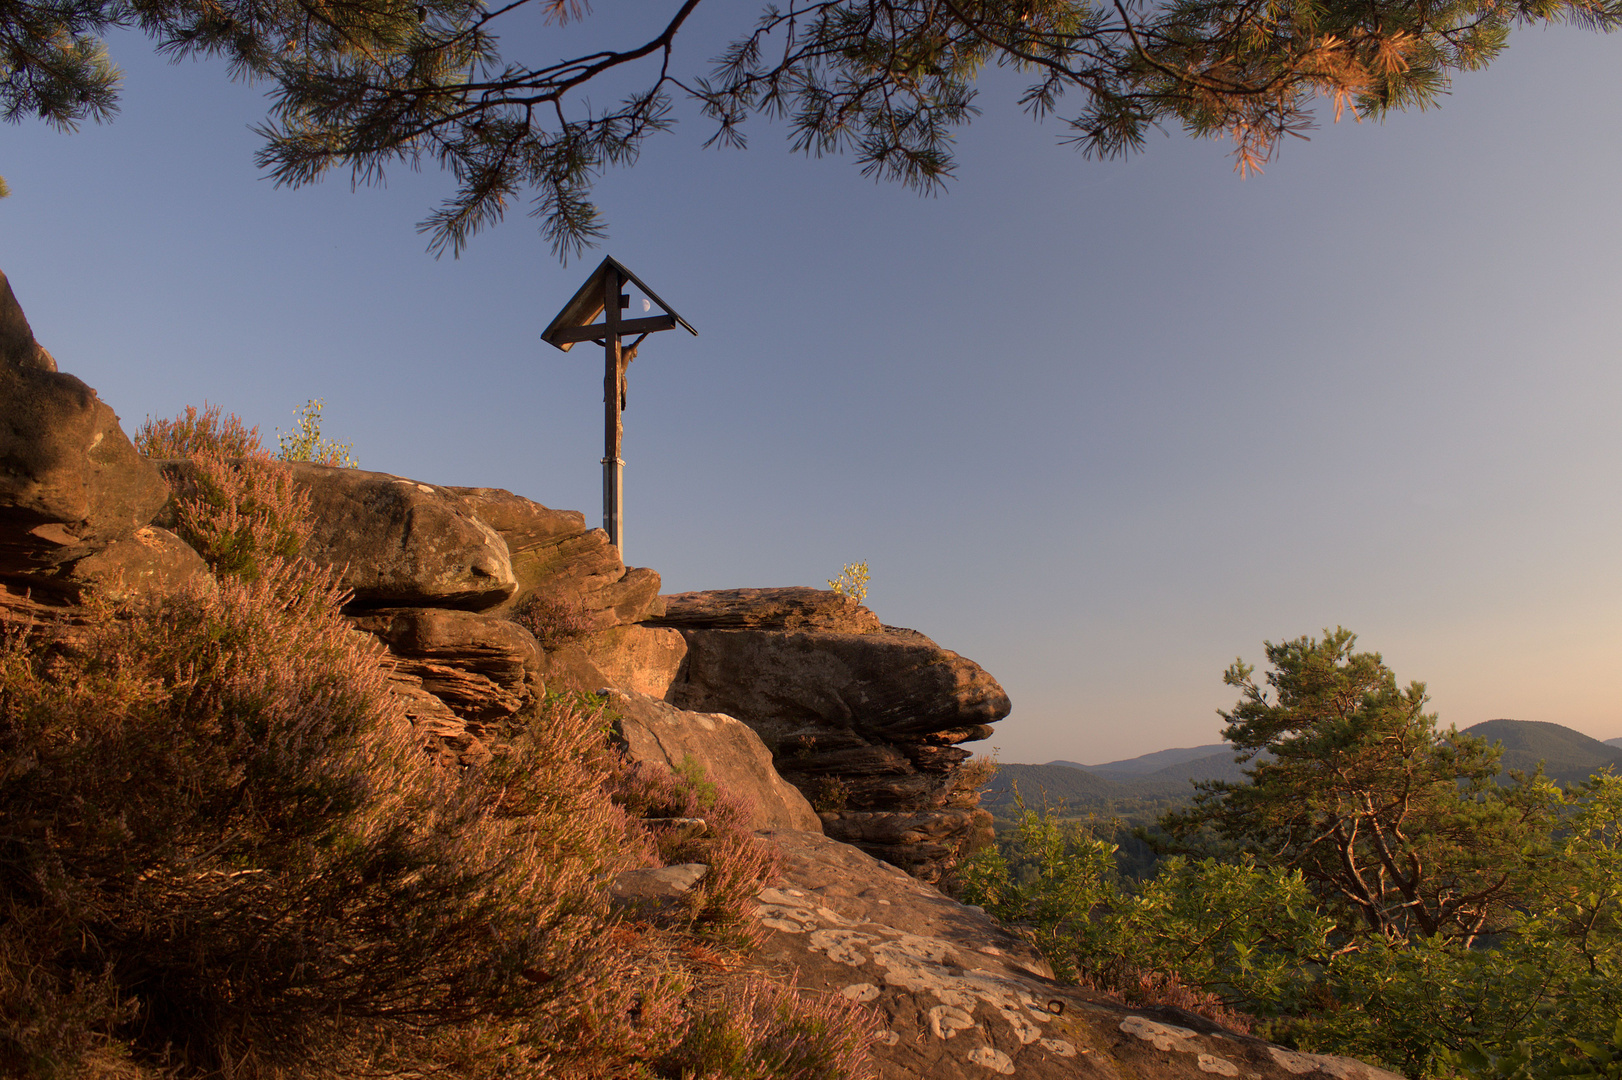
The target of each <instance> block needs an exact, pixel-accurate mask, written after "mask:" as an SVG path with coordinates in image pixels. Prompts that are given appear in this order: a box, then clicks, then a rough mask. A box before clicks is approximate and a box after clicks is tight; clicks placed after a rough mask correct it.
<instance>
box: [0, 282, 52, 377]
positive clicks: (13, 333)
mask: <svg viewBox="0 0 1622 1080" xmlns="http://www.w3.org/2000/svg"><path fill="white" fill-rule="evenodd" d="M0 365H8V366H10V367H16V368H24V369H27V370H30V371H55V370H56V360H55V359H53V358H52V356H51V354H50V353H48V352H46V351H45V348H44V346H42V345H40V343H39V342H37V341H35V340H34V330H33V328H32V327H31V326H29V325H28V317H27V316H26V315H24V314H23V309H22V305H21V304H19V303H17V296H16V294H15V293H13V292H12V291H11V282H10V281H8V280H7V279H6V275H5V273H4V272H3V271H0Z"/></svg>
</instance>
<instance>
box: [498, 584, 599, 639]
mask: <svg viewBox="0 0 1622 1080" xmlns="http://www.w3.org/2000/svg"><path fill="white" fill-rule="evenodd" d="M512 621H513V622H515V623H517V624H518V625H519V626H522V627H523V628H524V629H525V630H528V631H529V632H530V633H531V634H534V635H535V640H536V641H538V642H540V643H541V647H542V648H543V649H557V648H561V647H562V646H564V645H569V644H572V643H574V642H576V641H580V640H581V639H583V638H587V637H590V636H591V633H592V631H593V630H595V629H596V624H595V621H594V620H593V619H592V614H591V611H590V610H588V609H587V607H586V605H585V602H584V601H583V600H581V599H580V598H579V597H573V596H542V595H540V594H539V593H535V594H532V595H530V597H529V598H528V599H526V600H524V602H523V603H521V604H519V605H518V607H517V609H516V610H514V612H513V616H512Z"/></svg>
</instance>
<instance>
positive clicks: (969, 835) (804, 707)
mask: <svg viewBox="0 0 1622 1080" xmlns="http://www.w3.org/2000/svg"><path fill="white" fill-rule="evenodd" d="M871 618H872V616H871V613H870V612H868V611H867V609H865V608H861V607H859V606H856V605H855V604H854V602H852V601H850V598H848V597H843V596H840V595H838V594H836V593H832V592H823V591H821V590H816V589H736V590H728V591H725V592H719V593H687V594H681V595H679V596H677V597H666V612H665V615H664V616H663V617H661V618H660V619H658V620H657V621H658V622H659V623H668V624H672V625H675V626H682V627H684V628H683V629H682V636H683V637H684V638H685V639H686V642H687V655H686V657H685V660H684V662H683V664H682V667H681V668H680V670H679V672H678V675H677V678H676V680H675V681H674V682H673V683H672V685H671V687H670V689H669V692H668V693H667V695H666V696H667V697H668V699H669V700H670V701H671V702H673V703H674V704H676V705H678V706H680V707H681V708H684V709H691V710H694V711H700V712H721V713H726V714H728V715H730V716H736V717H737V718H738V719H740V720H742V721H744V722H745V723H747V724H749V726H751V727H753V728H754V729H755V730H756V731H757V732H759V733H760V735H761V737H762V739H763V740H764V741H765V742H766V745H767V746H769V747H771V749H772V753H773V759H774V762H775V764H776V767H777V770H778V772H779V773H781V774H782V775H783V777H784V778H785V779H787V780H789V781H790V782H791V783H793V784H795V785H796V786H797V787H798V788H799V789H800V790H801V791H802V792H804V793H805V795H806V796H807V797H808V798H809V799H810V800H811V802H812V804H813V805H814V806H816V807H817V809H818V810H819V811H823V815H822V823H823V827H824V829H825V830H826V831H827V833H828V834H829V835H830V836H835V837H838V838H839V839H843V840H848V841H849V842H851V843H854V844H857V845H859V846H861V847H862V848H863V849H864V850H866V851H868V852H869V853H870V854H873V855H875V856H878V857H879V858H882V859H885V860H887V861H889V862H891V863H895V864H897V865H900V866H904V867H905V868H906V869H907V870H908V871H910V872H912V873H914V874H916V875H918V876H919V877H920V878H922V879H924V880H927V881H935V880H939V878H940V877H941V876H942V875H943V874H944V873H946V872H947V871H948V870H949V869H950V867H951V865H952V863H953V862H954V861H955V860H956V858H957V857H958V856H959V855H960V854H961V853H962V852H963V851H964V850H967V849H968V848H969V847H971V846H973V845H974V844H976V843H979V842H983V840H984V839H985V837H986V835H987V822H986V820H985V816H984V815H983V814H981V815H977V814H976V813H975V812H974V808H975V806H976V805H977V800H976V799H975V797H974V795H973V793H972V792H971V791H968V790H965V789H964V788H963V787H962V786H960V783H959V780H960V775H959V771H958V767H959V765H960V764H961V763H962V762H963V761H964V760H965V759H967V758H968V757H969V753H968V751H965V750H962V749H960V748H959V747H958V746H957V744H958V743H962V742H969V741H973V740H976V739H983V738H986V737H987V736H989V735H990V734H991V727H990V725H991V724H992V723H995V722H996V721H998V720H1000V719H1002V718H1003V717H1004V716H1006V715H1007V714H1008V711H1009V701H1008V696H1007V695H1006V694H1005V693H1003V690H1002V687H1001V686H999V685H998V684H997V681H996V680H995V679H993V678H992V677H991V676H990V675H989V674H988V673H987V672H986V671H985V670H984V669H982V668H981V667H980V666H979V665H978V664H976V663H974V662H973V661H971V660H968V659H966V658H964V657H962V656H959V655H958V654H956V653H954V652H950V651H949V650H946V649H942V648H941V647H940V646H938V645H936V644H935V643H934V642H933V641H931V640H930V639H929V638H927V637H925V636H924V635H922V634H919V633H917V632H915V631H912V630H903V629H899V628H895V627H884V626H878V627H877V629H876V630H871V631H869V632H863V633H852V632H842V631H834V630H824V629H805V627H807V626H815V625H816V623H817V620H823V621H824V622H826V623H832V624H836V625H867V620H868V619H871ZM872 622H873V624H875V625H876V624H877V620H876V619H873V620H872ZM712 625H743V626H749V627H751V628H749V629H716V628H709V627H710V626H712ZM901 821H905V822H906V825H905V827H902V826H901V825H899V824H897V822H901Z"/></svg>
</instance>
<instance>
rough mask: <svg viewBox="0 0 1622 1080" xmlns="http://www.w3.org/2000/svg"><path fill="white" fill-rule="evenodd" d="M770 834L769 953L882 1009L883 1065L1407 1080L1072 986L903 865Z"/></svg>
mask: <svg viewBox="0 0 1622 1080" xmlns="http://www.w3.org/2000/svg"><path fill="white" fill-rule="evenodd" d="M769 838H770V840H771V841H772V842H773V843H774V844H775V845H776V846H777V847H778V849H779V851H780V861H781V866H782V870H781V876H782V880H781V881H779V882H778V883H777V884H775V885H774V886H772V887H770V888H767V889H763V890H762V891H761V892H760V894H759V896H758V897H757V903H758V908H757V910H758V913H759V915H760V918H761V921H762V924H763V925H764V926H765V928H766V929H767V930H768V931H769V936H768V937H767V938H766V940H765V942H764V943H763V945H762V946H761V948H760V950H759V952H758V953H757V954H756V956H755V960H754V963H755V964H756V965H757V966H758V967H759V968H760V969H762V970H763V972H764V973H765V974H766V975H767V976H768V977H770V978H773V979H793V980H794V982H795V985H797V986H801V987H805V988H809V989H817V990H821V991H824V992H830V993H839V994H843V995H844V996H845V997H847V998H849V999H850V1000H852V1001H856V1002H860V1003H862V1004H864V1005H866V1006H867V1007H868V1008H870V1009H872V1010H873V1011H874V1012H875V1013H876V1014H877V1016H878V1020H879V1023H880V1024H881V1025H882V1027H883V1033H882V1036H881V1041H880V1043H879V1044H878V1045H877V1046H876V1047H875V1048H874V1051H873V1054H874V1058H875V1062H876V1064H877V1066H878V1073H879V1075H880V1077H882V1078H883V1080H913V1078H917V1077H929V1078H930V1080H983V1078H986V1077H993V1076H1024V1077H1029V1078H1031V1080H1058V1078H1061V1077H1063V1078H1072V1077H1073V1078H1084V1080H1122V1078H1125V1077H1154V1078H1156V1080H1162V1078H1172V1077H1186V1078H1189V1080H1195V1078H1199V1080H1208V1078H1210V1077H1243V1078H1246V1080H1302V1078H1306V1080H1311V1078H1319V1080H1328V1078H1331V1077H1333V1078H1334V1080H1399V1078H1398V1077H1396V1076H1395V1075H1394V1074H1392V1073H1388V1072H1385V1071H1384V1070H1382V1069H1377V1068H1374V1067H1372V1066H1369V1065H1365V1064H1363V1063H1362V1062H1360V1061H1354V1060H1352V1059H1350V1058H1341V1057H1328V1056H1323V1055H1317V1054H1301V1053H1295V1052H1292V1051H1288V1050H1285V1049H1283V1048H1282V1047H1279V1046H1274V1045H1272V1044H1270V1043H1266V1042H1263V1041H1262V1040H1260V1039H1255V1038H1251V1037H1250V1036H1247V1035H1241V1034H1238V1033H1236V1032H1232V1031H1227V1030H1225V1029H1223V1028H1220V1027H1218V1026H1217V1025H1215V1024H1212V1023H1211V1022H1209V1021H1208V1020H1205V1019H1204V1018H1202V1017H1199V1016H1194V1015H1192V1014H1190V1013H1185V1012H1182V1011H1180V1010H1175V1009H1152V1008H1136V1007H1131V1006H1127V1005H1124V1004H1122V1003H1120V1002H1118V1001H1115V1000H1113V999H1110V998H1108V997H1106V996H1104V995H1102V994H1097V993H1093V992H1090V991H1084V990H1080V989H1077V988H1076V987H1070V986H1062V985H1060V984H1059V983H1056V982H1054V981H1053V979H1052V971H1051V970H1050V969H1049V967H1048V965H1047V963H1046V962H1045V961H1044V960H1043V959H1042V958H1041V956H1040V955H1038V954H1037V953H1036V952H1035V950H1033V949H1032V948H1031V947H1030V946H1029V945H1028V944H1026V943H1025V942H1023V941H1021V940H1020V939H1018V938H1016V937H1014V936H1012V935H1011V934H1009V933H1008V932H1007V931H1005V930H1004V929H1002V927H1000V926H999V925H998V924H997V923H996V922H994V921H993V920H991V919H990V918H988V917H987V916H985V915H983V914H981V913H980V912H978V911H977V910H975V909H973V908H968V907H964V906H963V905H961V904H957V903H955V902H953V901H952V900H950V899H948V898H947V897H945V896H943V895H942V894H941V893H940V892H938V891H937V890H935V889H933V888H931V887H930V886H928V885H926V884H923V883H921V882H919V881H917V880H915V879H914V878H912V877H909V876H908V875H906V874H903V873H902V872H901V871H899V870H897V869H896V868H894V867H890V866H885V865H884V864H882V863H879V862H877V861H875V860H874V859H872V858H871V857H869V856H867V855H865V854H863V853H862V852H860V851H857V850H856V849H855V848H852V847H850V846H847V845H845V844H840V843H836V842H834V841H832V840H830V839H826V838H824V837H820V836H815V835H811V834H807V833H790V832H779V833H773V834H770V837H769Z"/></svg>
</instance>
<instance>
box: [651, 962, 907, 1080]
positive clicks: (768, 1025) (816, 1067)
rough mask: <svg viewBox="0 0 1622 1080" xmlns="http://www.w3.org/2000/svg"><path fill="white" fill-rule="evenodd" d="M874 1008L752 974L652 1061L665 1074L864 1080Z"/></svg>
mask: <svg viewBox="0 0 1622 1080" xmlns="http://www.w3.org/2000/svg"><path fill="white" fill-rule="evenodd" d="M877 1033H878V1025H877V1022H876V1021H875V1019H874V1017H873V1014H872V1013H871V1012H869V1011H868V1010H866V1009H864V1008H862V1007H861V1006H859V1005H856V1004H854V1003H852V1002H850V1001H847V1000H846V999H844V998H842V997H840V996H839V995H837V994H821V993H817V992H815V991H808V990H799V989H796V988H795V987H793V986H783V985H780V984H778V983H776V982H772V981H769V980H767V979H764V978H758V977H757V978H751V979H749V980H747V981H744V982H742V983H737V984H733V985H731V986H728V987H725V988H723V989H721V990H720V991H719V992H717V993H715V994H714V995H713V996H712V997H711V999H710V1000H709V1001H708V1002H706V1003H705V1004H704V1005H702V1006H700V1007H698V1008H696V1009H695V1010H694V1012H693V1015H692V1017H691V1019H690V1021H689V1023H688V1027H687V1032H686V1034H685V1036H684V1037H683V1038H682V1041H681V1043H680V1044H679V1045H677V1046H676V1047H675V1048H674V1049H673V1050H671V1051H670V1052H669V1053H668V1054H666V1055H665V1056H664V1057H662V1058H660V1059H659V1061H658V1062H657V1065H656V1068H657V1069H658V1072H659V1075H660V1076H664V1077H669V1078H671V1080H689V1078H691V1080H700V1078H702V1080H867V1078H870V1077H873V1076H875V1075H876V1074H875V1073H874V1070H873V1067H872V1059H871V1057H870V1055H869V1053H868V1048H869V1047H870V1046H872V1045H873V1043H874V1041H875V1039H876V1036H877Z"/></svg>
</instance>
